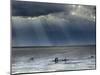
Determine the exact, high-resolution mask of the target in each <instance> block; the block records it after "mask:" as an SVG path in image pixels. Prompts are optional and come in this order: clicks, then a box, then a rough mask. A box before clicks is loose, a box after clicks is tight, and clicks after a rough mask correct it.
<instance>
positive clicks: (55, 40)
mask: <svg viewBox="0 0 100 75" xmlns="http://www.w3.org/2000/svg"><path fill="white" fill-rule="evenodd" d="M95 13H96V7H95V6H90V5H71V4H57V3H43V2H25V1H15V0H13V1H12V46H13V47H22V46H69V45H92V44H96V43H95V42H96V21H95V18H96V16H95V15H96V14H95Z"/></svg>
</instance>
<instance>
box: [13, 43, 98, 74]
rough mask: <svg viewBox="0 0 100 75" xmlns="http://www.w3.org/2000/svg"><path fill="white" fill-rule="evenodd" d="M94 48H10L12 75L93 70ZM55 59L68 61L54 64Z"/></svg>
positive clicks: (93, 46)
mask: <svg viewBox="0 0 100 75" xmlns="http://www.w3.org/2000/svg"><path fill="white" fill-rule="evenodd" d="M95 48H96V47H95V45H91V46H73V47H71V46H69V47H34V48H12V73H13V74H15V73H30V72H48V71H59V70H66V71H67V70H82V69H83V70H84V69H95V66H96V65H95V64H96V63H95V54H96V49H95ZM91 56H92V57H91ZM32 57H33V58H34V59H33V60H31V58H32ZM55 57H58V58H59V59H64V58H66V59H69V60H68V61H67V62H66V63H65V62H64V61H59V62H58V63H56V64H55V62H53V60H54V59H55Z"/></svg>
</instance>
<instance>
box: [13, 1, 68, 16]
mask: <svg viewBox="0 0 100 75" xmlns="http://www.w3.org/2000/svg"><path fill="white" fill-rule="evenodd" d="M64 10H65V5H62V4H59V5H58V4H52V3H39V2H25V1H12V16H40V15H47V14H49V13H55V12H62V11H64ZM66 10H67V9H66Z"/></svg>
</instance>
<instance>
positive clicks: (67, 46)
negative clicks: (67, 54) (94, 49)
mask: <svg viewBox="0 0 100 75" xmlns="http://www.w3.org/2000/svg"><path fill="white" fill-rule="evenodd" d="M78 46H81V47H84V46H85V47H86V46H96V44H94V45H69V46H68V45H67V46H20V47H17V46H16V47H11V48H51V47H78Z"/></svg>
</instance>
